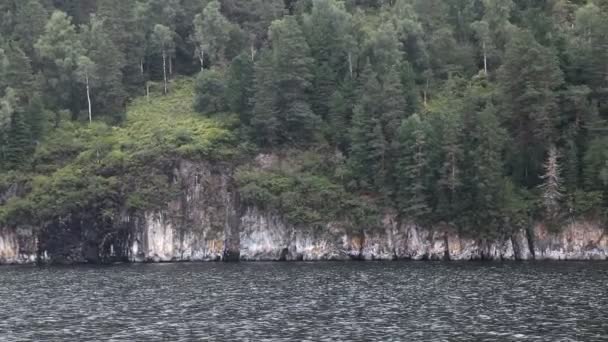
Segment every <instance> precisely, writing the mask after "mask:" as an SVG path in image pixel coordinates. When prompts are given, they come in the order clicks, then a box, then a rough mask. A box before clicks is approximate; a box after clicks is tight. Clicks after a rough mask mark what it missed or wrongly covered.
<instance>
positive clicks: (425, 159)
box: [397, 114, 431, 224]
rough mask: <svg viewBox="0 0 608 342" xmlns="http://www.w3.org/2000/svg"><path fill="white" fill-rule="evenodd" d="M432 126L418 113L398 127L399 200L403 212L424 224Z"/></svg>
mask: <svg viewBox="0 0 608 342" xmlns="http://www.w3.org/2000/svg"><path fill="white" fill-rule="evenodd" d="M429 131H430V129H429V127H428V125H427V123H425V122H423V121H422V120H421V119H420V117H419V116H418V115H417V114H414V115H412V116H411V117H409V118H407V119H406V120H404V121H403V124H402V125H401V127H400V128H399V145H400V150H399V151H400V154H399V159H398V162H397V171H398V173H397V174H398V175H399V177H398V179H397V203H398V207H399V211H400V213H401V215H402V216H403V217H404V218H406V219H409V220H413V221H414V222H416V223H418V224H421V223H425V222H426V221H427V220H428V219H429V214H430V213H431V206H430V203H429V192H430V191H429V190H430V189H429V183H428V180H429V179H428V178H429V173H430V169H429V164H430V163H429V149H430V146H429V141H428V139H429Z"/></svg>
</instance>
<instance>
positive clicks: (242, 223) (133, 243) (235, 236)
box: [0, 157, 608, 264]
mask: <svg viewBox="0 0 608 342" xmlns="http://www.w3.org/2000/svg"><path fill="white" fill-rule="evenodd" d="M268 158H270V157H267V158H265V159H264V160H266V159H268ZM269 162H271V161H269ZM173 178H174V181H175V182H176V185H177V186H178V188H180V190H181V191H180V196H178V198H177V199H175V200H173V201H171V202H170V203H168V204H167V206H166V207H165V208H164V209H163V210H159V211H154V212H144V213H137V214H133V215H125V217H124V218H123V219H122V220H123V225H124V227H125V229H124V231H125V232H126V233H121V234H120V235H117V236H116V237H113V238H112V239H110V240H108V241H110V242H109V243H106V242H105V239H104V243H102V244H101V246H99V245H95V246H91V243H90V241H91V238H90V236H88V235H87V232H86V231H87V229H86V227H85V226H82V225H81V226H79V227H78V229H72V230H73V231H74V232H77V233H74V234H72V235H71V236H72V239H73V240H74V242H73V243H71V244H72V245H69V243H67V241H66V242H65V243H62V246H61V248H62V252H61V253H58V252H57V251H56V250H54V249H55V248H58V247H55V246H57V244H48V243H46V244H45V243H39V241H43V240H44V237H41V236H37V235H36V234H34V233H33V232H34V229H31V228H18V229H9V228H5V229H0V264H24V263H33V262H36V261H37V260H38V261H46V260H47V259H49V260H48V261H51V262H56V261H57V260H56V259H59V257H60V258H61V259H62V260H68V261H72V262H87V261H88V262H95V260H101V259H102V258H99V253H100V251H101V250H107V251H109V252H108V253H109V254H110V256H111V257H113V258H114V259H111V260H123V261H131V262H172V261H219V260H224V261H236V260H243V261H257V260H260V261H261V260H276V261H278V260H286V261H291V260H294V261H295V260H399V259H407V260H454V261H464V260H532V259H537V260H546V259H549V260H606V259H608V234H607V233H606V231H605V229H604V228H603V227H602V226H601V225H600V224H598V223H593V222H573V223H571V224H569V225H567V226H566V227H564V229H562V231H561V233H559V234H552V233H550V232H549V231H548V230H547V229H546V228H545V227H544V226H543V225H542V224H538V225H536V226H535V227H533V228H531V229H530V231H529V232H526V231H523V230H522V231H517V232H515V233H514V234H512V235H509V236H503V237H501V238H499V239H496V240H483V239H481V240H480V239H470V238H467V237H466V236H463V235H461V234H459V233H458V232H455V231H452V230H449V229H434V230H431V229H424V228H422V227H419V226H416V225H414V224H411V223H409V222H398V220H396V217H395V215H392V214H390V213H387V214H386V215H385V217H384V219H383V221H382V224H381V225H380V227H376V228H374V229H356V230H353V229H352V227H351V228H349V226H350V225H349V224H348V223H347V222H332V223H328V224H326V225H324V226H320V227H294V226H292V225H290V224H288V223H286V222H285V220H284V219H282V217H281V216H280V215H279V214H278V213H275V212H272V211H267V210H261V209H259V208H255V207H242V206H241V205H240V203H239V197H238V193H236V191H235V190H234V185H233V184H232V181H231V172H230V169H229V168H228V167H226V166H222V165H215V164H210V163H190V162H182V163H181V165H180V166H179V167H177V168H176V169H175V170H174V177H173ZM68 230H69V229H68ZM98 240H99V239H98ZM95 241H97V240H95ZM66 245H69V246H66ZM65 251H68V252H65ZM66 253H67V254H69V255H66ZM71 254H74V255H71ZM95 254H97V255H95Z"/></svg>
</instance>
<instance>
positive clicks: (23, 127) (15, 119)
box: [5, 110, 31, 168]
mask: <svg viewBox="0 0 608 342" xmlns="http://www.w3.org/2000/svg"><path fill="white" fill-rule="evenodd" d="M7 142H8V144H7V147H6V157H5V158H6V159H5V160H6V165H7V166H8V167H9V168H17V167H19V166H21V165H24V164H25V162H26V158H27V156H28V154H29V152H30V150H31V141H30V132H29V131H28V127H27V124H26V122H25V120H24V118H23V113H22V112H21V111H19V110H16V111H14V112H13V115H12V117H11V123H10V127H9V129H8V132H7Z"/></svg>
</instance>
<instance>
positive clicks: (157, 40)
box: [152, 24, 175, 94]
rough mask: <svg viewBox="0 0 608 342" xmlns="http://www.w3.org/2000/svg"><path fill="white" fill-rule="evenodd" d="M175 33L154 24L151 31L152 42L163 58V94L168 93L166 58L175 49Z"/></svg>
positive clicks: (165, 27)
mask: <svg viewBox="0 0 608 342" xmlns="http://www.w3.org/2000/svg"><path fill="white" fill-rule="evenodd" d="M174 35H175V33H174V32H173V31H172V30H171V29H170V28H169V27H167V26H164V25H161V24H156V25H155V26H154V31H153V32H152V42H153V44H154V45H155V47H156V49H157V50H158V51H159V52H160V53H161V56H162V59H163V84H164V94H167V93H168V87H167V58H168V57H169V56H170V55H171V54H172V53H173V51H174V50H175V40H174V38H173V37H174Z"/></svg>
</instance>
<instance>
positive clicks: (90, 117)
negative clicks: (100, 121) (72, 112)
mask: <svg viewBox="0 0 608 342" xmlns="http://www.w3.org/2000/svg"><path fill="white" fill-rule="evenodd" d="M84 78H85V82H86V84H87V102H88V104H89V124H90V123H92V122H93V111H92V108H91V107H92V106H91V87H90V86H89V73H88V72H85V74H84Z"/></svg>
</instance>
